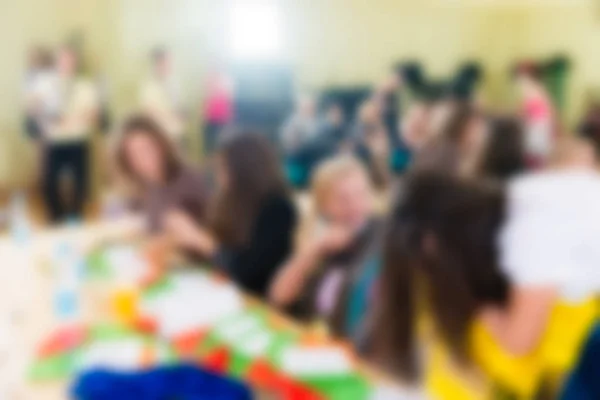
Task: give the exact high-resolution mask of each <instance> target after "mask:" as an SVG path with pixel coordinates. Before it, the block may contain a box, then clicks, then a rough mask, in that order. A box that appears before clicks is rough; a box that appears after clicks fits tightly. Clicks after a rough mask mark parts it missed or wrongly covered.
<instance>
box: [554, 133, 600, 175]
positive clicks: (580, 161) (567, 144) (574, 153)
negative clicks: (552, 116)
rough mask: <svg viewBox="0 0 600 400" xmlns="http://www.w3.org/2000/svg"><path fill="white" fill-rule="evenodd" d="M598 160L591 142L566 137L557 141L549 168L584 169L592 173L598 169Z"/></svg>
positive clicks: (584, 139)
mask: <svg viewBox="0 0 600 400" xmlns="http://www.w3.org/2000/svg"><path fill="white" fill-rule="evenodd" d="M598 160H599V158H598V155H597V153H596V148H595V146H594V143H593V142H592V141H591V140H589V139H586V138H577V137H574V136H570V137H569V136H565V137H563V138H560V139H558V140H557V141H556V146H555V148H554V151H553V153H552V155H551V156H550V159H549V166H550V168H551V169H565V168H582V169H587V170H590V171H592V170H595V169H597V168H598V166H599V165H598V164H599V163H598Z"/></svg>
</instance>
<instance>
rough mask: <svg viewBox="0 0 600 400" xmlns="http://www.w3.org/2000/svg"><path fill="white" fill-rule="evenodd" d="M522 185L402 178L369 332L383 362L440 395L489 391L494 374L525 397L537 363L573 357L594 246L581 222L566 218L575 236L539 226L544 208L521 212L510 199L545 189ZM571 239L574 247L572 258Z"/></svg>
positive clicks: (585, 323) (548, 366)
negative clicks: (423, 349)
mask: <svg viewBox="0 0 600 400" xmlns="http://www.w3.org/2000/svg"><path fill="white" fill-rule="evenodd" d="M579 181H580V180H573V181H572V182H573V185H575V186H577V185H579V184H580V183H581V182H579ZM526 185H528V183H527V182H526V181H520V182H518V183H516V184H515V186H514V187H510V188H509V189H508V191H507V192H504V191H503V190H502V189H501V188H500V187H493V186H489V185H484V184H480V183H474V182H472V181H469V180H465V179H460V178H457V177H450V176H448V175H444V176H442V175H439V174H431V173H428V174H420V175H416V176H413V177H411V178H410V179H409V181H408V182H407V185H406V186H405V192H404V194H403V196H402V198H401V199H400V200H399V201H398V203H397V204H396V206H395V207H394V209H393V211H392V215H391V221H390V227H389V231H388V234H387V238H386V241H385V249H384V255H383V257H384V267H383V272H382V276H381V287H380V290H381V292H380V303H379V305H378V312H377V318H376V320H377V322H376V324H375V329H374V333H373V338H372V341H371V343H372V346H373V351H374V354H375V358H376V359H377V360H378V362H380V363H382V364H383V365H385V366H387V367H388V368H390V369H391V370H393V371H395V372H397V373H399V374H400V375H402V376H404V377H405V378H408V379H411V378H412V379H415V378H416V377H418V376H419V375H424V377H425V382H426V386H427V387H428V389H429V391H431V392H432V393H433V394H434V395H435V397H438V398H443V399H458V398H460V399H470V398H474V399H478V398H488V397H487V396H488V395H489V390H490V387H491V385H490V384H489V382H490V381H492V382H494V383H495V384H497V385H499V386H501V387H503V388H505V389H507V390H509V391H510V392H512V393H514V394H517V395H518V396H521V397H519V398H532V396H533V394H534V392H535V391H536V390H537V389H538V388H539V385H540V383H541V379H542V377H543V376H544V374H552V375H553V376H557V375H559V374H562V373H565V372H566V371H568V370H569V369H570V368H571V367H572V364H573V362H574V360H575V359H576V358H577V356H578V349H579V346H580V345H581V343H582V341H583V339H584V338H585V337H586V335H587V333H588V332H589V329H590V326H591V324H592V323H593V322H594V320H595V311H594V310H595V306H594V305H593V304H594V301H593V298H594V296H595V293H596V290H597V281H596V284H594V282H590V280H592V279H593V276H590V273H589V267H591V266H594V265H597V261H598V257H597V256H595V254H594V253H590V251H591V250H593V242H592V241H591V240H590V239H591V235H588V234H589V233H590V232H589V229H587V230H586V226H587V225H589V224H588V223H587V222H581V223H579V227H580V228H581V229H578V230H571V229H569V232H568V233H569V235H573V234H574V235H576V236H577V238H576V239H575V240H565V241H564V243H557V242H554V241H555V240H559V239H564V238H559V236H560V232H559V235H558V236H557V235H554V234H550V235H546V236H544V232H543V231H544V230H546V229H547V228H548V227H549V225H547V224H546V222H545V221H546V220H548V219H551V218H552V215H551V213H547V214H545V216H542V215H540V214H537V213H535V215H533V214H534V213H532V214H531V215H528V214H523V209H520V207H521V206H523V204H521V206H519V204H517V203H522V202H523V201H525V202H528V204H529V205H531V204H532V203H531V202H532V201H538V200H541V202H545V201H547V198H542V199H538V198H537V197H536V194H535V193H531V192H528V190H527V189H526ZM573 185H571V186H573ZM598 185H599V183H598V182H597V183H596V187H597V188H598V187H600V186H598ZM588 188H589V187H588ZM596 195H600V192H598V191H597V192H596ZM550 202H551V203H552V202H553V201H552V200H550ZM560 203H561V201H560V200H558V201H557V202H554V204H553V206H552V207H550V209H549V208H544V209H545V210H546V211H551V212H556V211H558V208H559V205H560ZM538 205H540V207H543V206H542V205H541V203H538ZM585 207H586V210H587V211H588V212H589V214H590V217H593V218H596V216H597V215H598V212H597V211H595V208H594V206H593V205H591V203H589V202H586V203H585ZM596 208H598V207H597V206H596ZM530 211H531V210H530ZM540 217H541V218H540ZM556 229H560V228H558V227H555V230H556ZM596 230H597V229H596ZM555 233H556V232H555ZM536 234H537V235H536ZM515 239H518V240H515ZM577 242H579V244H577ZM577 246H579V247H577ZM525 249H527V251H525ZM575 251H581V252H583V253H582V254H581V257H579V258H569V254H573V252H575ZM567 261H568V262H567ZM565 262H567V264H569V266H568V267H567V266H565V265H564V264H565ZM427 321H429V322H431V324H428V323H427ZM428 327H429V328H428ZM423 330H425V331H427V332H428V334H427V337H428V338H429V342H428V343H427V344H426V345H425V347H426V348H427V351H426V352H424V353H421V352H420V350H421V348H420V346H419V344H423V341H422V340H421V339H423ZM473 371H475V372H476V373H475V374H473V373H472V372H473ZM469 372H470V373H469ZM481 378H483V379H481ZM486 382H487V383H488V384H485V383H486ZM475 383H477V384H475Z"/></svg>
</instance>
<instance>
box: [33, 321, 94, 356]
mask: <svg viewBox="0 0 600 400" xmlns="http://www.w3.org/2000/svg"><path fill="white" fill-rule="evenodd" d="M88 337H89V330H88V329H87V328H86V327H84V326H75V327H67V328H63V329H59V330H57V331H56V332H54V333H53V334H52V335H51V336H50V337H49V338H48V339H47V340H46V341H44V342H43V343H42V345H41V346H40V348H39V350H38V357H40V358H46V357H50V356H56V355H59V354H64V353H66V352H69V351H73V350H75V349H76V348H78V347H80V346H81V345H83V343H84V342H85V341H86V340H87V339H88Z"/></svg>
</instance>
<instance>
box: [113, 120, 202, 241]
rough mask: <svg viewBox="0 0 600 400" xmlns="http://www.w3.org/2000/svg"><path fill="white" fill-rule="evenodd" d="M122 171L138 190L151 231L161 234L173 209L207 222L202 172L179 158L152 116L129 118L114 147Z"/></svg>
mask: <svg viewBox="0 0 600 400" xmlns="http://www.w3.org/2000/svg"><path fill="white" fill-rule="evenodd" d="M116 161H117V163H118V167H119V170H120V172H121V173H123V174H124V175H125V178H126V179H127V180H128V181H130V182H132V183H133V184H134V185H135V187H136V189H137V190H138V192H139V200H140V202H141V206H142V209H143V211H144V213H145V214H146V216H147V229H148V231H149V233H150V234H152V235H156V236H164V235H165V234H166V227H165V226H164V220H165V219H166V217H167V214H168V213H169V212H170V211H171V210H174V209H177V210H180V211H181V212H185V214H186V215H187V216H188V217H189V218H190V219H191V220H192V221H193V222H194V223H195V224H198V225H206V224H207V220H206V208H207V206H208V200H209V193H208V188H207V184H206V183H207V182H206V176H205V174H204V173H203V172H202V171H201V170H199V169H196V168H193V167H192V166H190V165H187V164H186V163H184V162H183V161H182V160H181V157H180V156H179V154H178V152H177V149H176V148H175V145H174V144H173V143H172V141H171V140H170V138H169V135H168V133H167V132H165V130H164V128H163V127H162V125H160V124H159V123H157V122H156V121H154V120H153V119H152V118H151V117H148V116H144V115H135V116H132V117H129V118H128V119H127V120H126V121H125V122H124V123H123V126H122V128H121V132H120V137H119V143H118V144H117V149H116Z"/></svg>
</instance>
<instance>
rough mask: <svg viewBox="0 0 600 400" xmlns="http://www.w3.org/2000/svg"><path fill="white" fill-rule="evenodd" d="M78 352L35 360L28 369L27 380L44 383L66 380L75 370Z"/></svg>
mask: <svg viewBox="0 0 600 400" xmlns="http://www.w3.org/2000/svg"><path fill="white" fill-rule="evenodd" d="M78 355H79V352H78V351H74V352H70V353H67V354H59V355H57V356H52V357H48V358H44V359H41V360H36V361H35V362H34V363H33V364H32V365H31V366H30V368H29V371H28V373H27V376H28V378H29V379H30V380H31V381H33V382H46V381H53V380H61V379H65V378H68V377H69V375H71V374H72V373H73V371H74V370H75V365H76V363H77V357H78Z"/></svg>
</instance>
